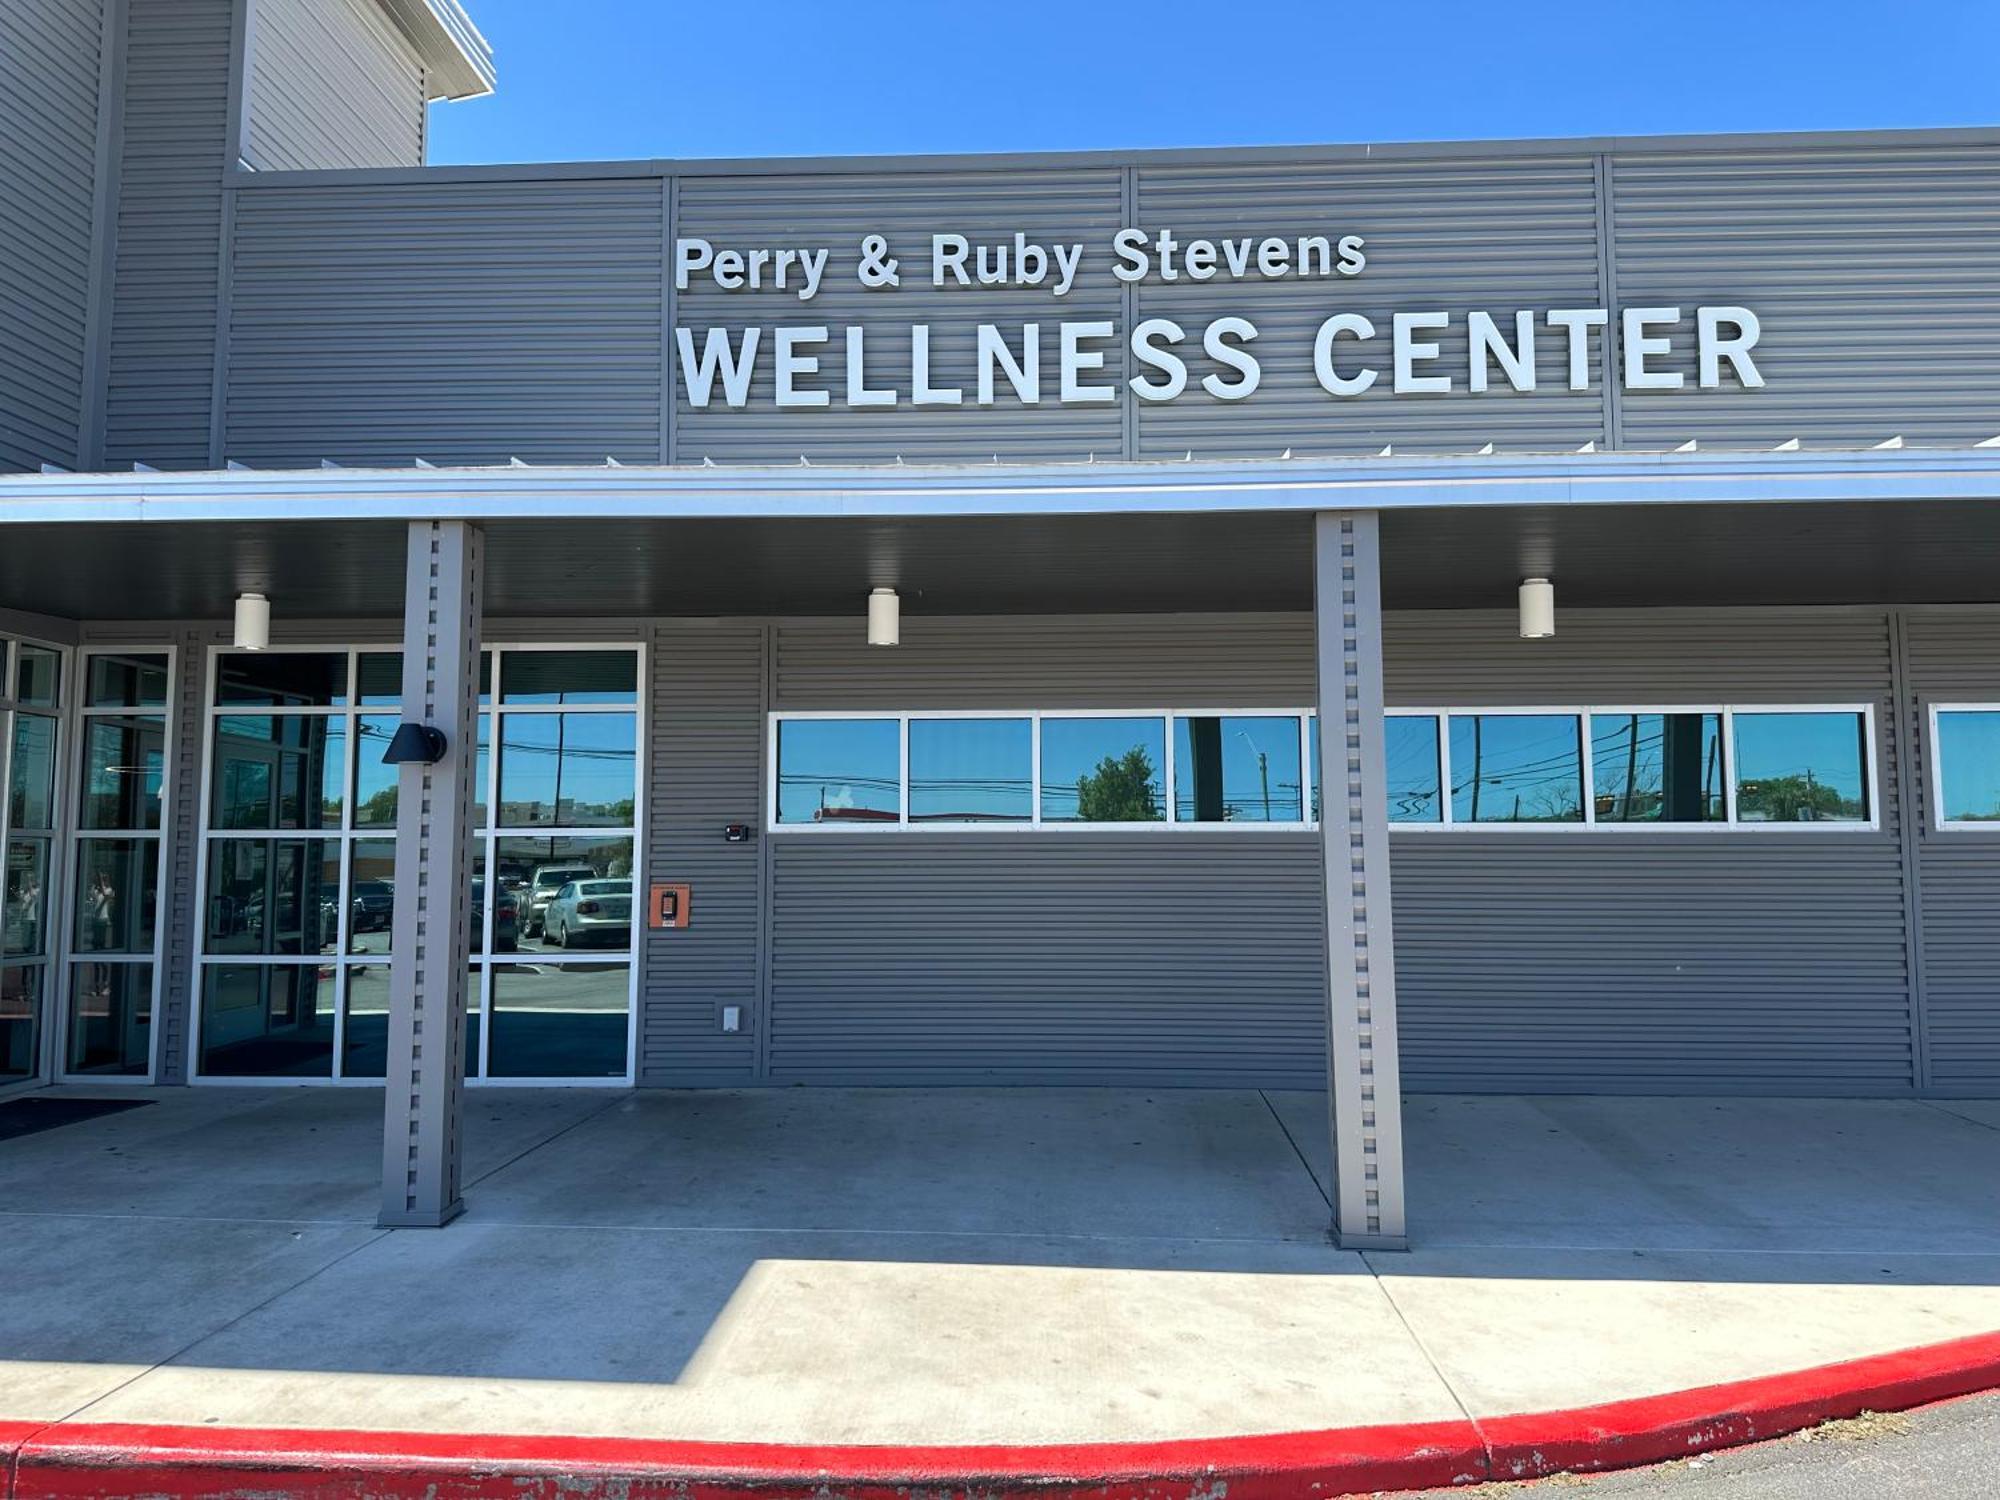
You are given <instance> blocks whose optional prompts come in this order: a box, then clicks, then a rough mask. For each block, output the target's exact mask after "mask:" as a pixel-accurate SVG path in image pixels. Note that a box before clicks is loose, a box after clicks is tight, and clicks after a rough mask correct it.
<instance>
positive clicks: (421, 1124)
mask: <svg viewBox="0 0 2000 1500" xmlns="http://www.w3.org/2000/svg"><path fill="white" fill-rule="evenodd" d="M480 552H481V537H480V532H479V528H478V527H476V526H472V525H469V524H467V523H465V522H463V521H416V522H412V523H411V524H410V531H409V563H408V572H407V575H406V585H405V590H404V596H403V713H402V718H403V722H404V723H405V724H428V725H430V726H431V727H433V728H435V729H439V730H442V731H443V733H444V737H445V751H444V758H443V759H442V760H440V761H439V762H438V763H437V764H435V765H423V764H417V763H406V764H405V765H403V766H402V767H401V769H400V771H399V772H398V774H397V779H396V911H395V924H394V926H393V928H392V929H391V930H392V931H393V933H394V934H395V939H394V949H395V952H394V954H393V957H392V961H391V963H390V967H389V1068H388V1081H387V1086H386V1089H385V1098H384V1102H383V1132H382V1213H381V1218H380V1221H379V1222H380V1223H381V1224H382V1225H383V1226H384V1227H385V1228H386V1227H400V1228H410V1227H416V1228H436V1227H437V1226H439V1225H442V1224H446V1223H449V1222H450V1221H451V1220H452V1219H454V1218H456V1217H457V1216H458V1215H459V1213H460V1212H461V1211H462V1210H463V1209H464V1207H465V1205H464V1203H463V1202H462V1201H461V1199H460V1197H459V1149H460V1139H459V1131H460V1126H461V1123H462V1120H463V1115H464V1109H463V1105H464V1094H465V1043H464V1037H465V990H466V965H467V962H468V959H469V956H470V951H471V941H472V932H471V914H472V839H471V826H472V795H473V785H472V783H473V774H474V771H475V768H476V767H477V765H478V743H479V742H478V713H479V636H480V593H481V587H482V583H483V580H482V577H481V571H480Z"/></svg>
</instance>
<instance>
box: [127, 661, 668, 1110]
mask: <svg viewBox="0 0 2000 1500" xmlns="http://www.w3.org/2000/svg"><path fill="white" fill-rule="evenodd" d="M402 649H403V644H402V642H401V641H400V640H388V641H379V642H362V643H359V644H357V643H355V642H352V641H349V642H339V641H326V642H303V641H288V642H286V643H285V644H283V645H272V646H269V647H267V648H265V650H264V651H263V652H262V653H260V654H263V655H272V656H275V655H280V654H286V653H292V654H305V655H335V654H339V655H344V656H346V657H347V662H348V685H349V687H350V689H353V690H354V691H353V692H352V694H351V697H352V700H353V701H351V702H349V703H348V704H347V705H346V706H345V707H340V708H335V707H331V706H322V707H311V708H271V707H265V706H260V705H255V704H244V705H230V706H224V705H221V704H218V703H217V702H216V701H215V689H216V682H217V678H218V674H219V672H220V666H221V661H222V658H223V657H224V656H233V655H238V654H240V653H239V652H238V651H237V650H236V648H235V647H233V646H229V645H212V646H210V647H209V648H208V659H207V663H206V669H205V671H204V674H203V679H204V680H203V686H202V705H201V714H202V727H201V738H202V744H201V777H200V782H199V785H198V786H197V787H196V789H195V798H196V803H195V828H196V839H197V842H198V848H197V851H196V856H195V948H194V957H193V960H192V963H193V968H194V973H193V978H192V981H191V984H190V997H189V1005H188V1028H189V1029H188V1050H187V1062H188V1082H189V1083H190V1084H199V1085H201V1086H202V1087H206V1088H381V1087H382V1086H383V1083H384V1080H383V1079H381V1078H370V1077H355V1078H349V1077H346V1076H344V1075H343V1073H342V1068H343V1066H344V1065H345V1062H346V1043H347V973H346V971H347V969H348V968H350V967H353V965H351V964H350V963H349V962H348V960H349V959H350V958H351V957H352V955H350V954H348V952H347V939H348V931H347V924H348V921H349V920H350V917H351V907H352V902H351V900H350V898H349V894H348V883H349V881H350V880H351V877H352V874H353V861H352V859H351V858H350V857H349V856H348V854H347V852H346V850H345V849H343V850H342V856H341V874H342V885H341V890H340V896H339V925H338V936H337V937H336V940H335V946H336V951H335V953H334V954H333V955H331V956H332V957H333V959H334V968H335V971H336V973H337V975H338V978H337V980H336V982H335V985H334V1012H333V1064H332V1070H331V1073H330V1074H329V1075H328V1076H325V1077H287V1076H285V1075H282V1074H259V1075H254V1076H248V1077H238V1076H233V1075H232V1076H216V1075H210V1074H205V1073H203V1072H202V1071H201V1052H202V1030H201V1023H202V1005H203V1001H204V998H205V992H206V990H207V985H206V984H205V982H204V971H205V970H206V969H208V968H210V967H212V966H214V965H217V964H234V965H238V966H244V967H263V966H278V965H285V966H289V967H294V968H304V967H306V966H308V965H314V966H317V965H318V963H319V962H320V961H322V960H324V959H325V958H327V957H328V956H329V955H326V954H305V955H293V954H257V953H250V954H210V953H209V952H207V937H206V933H207V924H208V919H207V911H208V851H209V846H210V843H211V842H212V841H213V840H215V839H218V838H222V839H251V840H255V839H264V840H305V839H326V840H330V841H333V842H337V843H341V844H343V845H344V844H348V843H353V842H361V841H366V840H373V839H390V840H394V839H395V837H396V830H395V829H394V828H355V827H354V826H353V820H354V810H355V797H354V784H355V768H356V762H355V760H354V758H353V757H354V752H355V747H356V746H357V745H358V744H359V739H358V736H357V737H355V738H354V739H353V740H352V741H350V744H349V751H348V756H349V758H348V764H347V768H346V772H345V776H346V780H345V781H344V783H343V786H342V797H341V801H342V811H341V826H340V827H339V828H336V829H327V830H320V829H284V830H270V829H224V830H215V829H212V828H211V827H210V826H209V825H210V819H211V817H212V816H213V811H214V808H213V796H212V793H213V782H214V778H215V726H216V724H217V722H218V721H219V720H221V719H223V718H225V717H239V716H243V717H258V716H265V715H274V714H293V715H298V716H302V717H304V716H310V717H322V718H332V717H336V716H351V717H353V718H355V719H357V720H358V719H360V718H363V717H369V716H387V715H389V714H395V715H397V716H399V717H400V716H401V715H402V705H401V703H400V702H398V703H397V704H395V705H386V704H367V705H364V704H363V703H361V701H360V697H361V695H360V692H359V691H358V689H359V687H360V665H361V664H360V658H361V657H363V656H369V655H379V654H390V655H393V654H398V653H400V652H401V651H402ZM479 650H480V654H481V656H482V657H486V658H491V659H492V662H493V683H492V691H491V693H490V694H489V696H488V700H487V701H486V702H485V703H481V704H479V705H477V707H476V709H475V712H477V714H478V715H479V716H480V718H481V719H483V720H486V721H488V722H489V723H491V724H492V725H493V727H494V733H493V735H492V736H491V740H490V743H489V744H488V747H487V756H486V787H485V802H486V819H485V821H484V822H482V823H481V824H480V825H479V826H478V827H476V828H474V829H472V830H471V832H470V844H471V846H472V847H473V848H474V849H476V850H477V851H479V852H482V853H485V854H487V855H488V856H489V858H488V861H487V863H488V864H489V866H490V864H491V858H490V855H491V852H492V847H493V844H494V843H497V842H498V841H499V840H502V839H508V838H526V839H543V838H558V839H559V838H577V837H585V838H597V837H603V836H610V837H622V836H623V835H624V834H625V829H623V828H622V827H621V828H584V829H570V828H506V827H503V826H501V825H500V824H499V822H498V819H499V801H498V797H499V782H500V758H501V757H500V749H501V747H500V743H499V740H500V735H499V724H500V719H501V717H502V716H503V715H504V714H505V713H509V712H524V713H533V714H550V713H607V714H612V713H615V714H631V715H632V716H633V735H634V737H635V741H636V743H635V744H634V746H633V751H634V758H633V766H632V778H633V780H632V826H631V830H630V833H631V839H632V900H633V924H632V940H631V944H630V946H629V947H627V948H626V949H625V950H623V955H622V961H623V962H624V963H625V965H626V1000H625V1008H626V1016H625V1072H624V1074H623V1075H622V1076H616V1077H583V1078H554V1077H551V1078H517V1077H512V1076H509V1077H505V1078H489V1077H488V1076H487V1072H486V1070H487V1062H488V1058H489V1056H490V1053H491V1047H492V1038H493V1013H492V1008H491V1001H492V991H493V978H492V976H493V970H494V968H496V967H498V966H500V965H501V964H504V963H511V962H519V961H520V960H519V959H518V958H509V957H507V956H505V955H499V954H495V953H493V952H492V951H491V942H492V928H493V913H494V910H495V908H496V906H497V904H498V903H496V902H495V901H494V900H493V899H492V897H491V895H490V893H489V895H488V898H487V900H486V902H485V910H484V922H485V930H484V932H483V933H482V934H481V936H480V938H479V940H478V943H477V944H476V945H475V946H474V947H473V949H472V951H471V952H470V953H469V954H468V970H469V974H476V977H477V984H478V988H477V991H476V993H471V994H468V995H467V996H466V1007H465V1008H466V1013H467V1014H468V1015H471V1014H473V1013H474V1012H475V1011H476V1012H477V1013H478V1014H479V1017H480V1023H479V1053H478V1071H477V1073H476V1074H474V1073H472V1072H470V1071H468V1073H467V1075H466V1079H465V1083H466V1087H468V1088H487V1087H495V1088H612V1089H624V1088H631V1087H632V1086H633V1084H634V1081H635V1080H636V1078H637V1077H638V1068H639V1001H640V996H639V983H640V973H639V970H640V965H641V956H642V952H643V950H642V948H641V946H640V944H641V930H642V929H641V925H640V922H639V913H640V910H641V905H640V903H641V888H642V886H643V883H644V877H645V869H644V861H645V850H646V802H647V797H646V785H647V783H646V775H647V758H648V757H647V751H648V748H649V747H648V743H647V739H648V733H649V723H648V716H647V704H648V700H649V698H650V696H651V695H650V693H649V692H648V689H647V684H648V676H647V670H648V669H647V653H646V644H645V642H643V641H639V640H622V641H616V640H614V641H596V640H592V641H524V642H512V641H482V642H480V645H479ZM553 651H620V652H626V653H629V654H630V655H631V656H632V657H633V658H634V667H633V672H634V678H633V701H632V702H630V703H580V704H554V703H552V704H529V705H516V706H515V707H514V708H511V709H510V708H508V707H507V706H506V705H504V704H503V703H502V702H501V682H500V672H501V666H502V663H501V657H502V655H503V654H505V653H515V654H520V653H526V652H553ZM474 670H475V671H476V670H478V668H475V669H474ZM473 751H474V763H475V764H477V737H476V730H475V739H474V746H473ZM485 878H486V879H487V880H488V881H489V883H490V882H491V880H492V871H491V870H490V868H489V870H488V871H487V874H486V876H485ZM589 961H590V960H582V962H589ZM618 961H619V957H618V956H617V955H614V954H613V953H611V952H610V950H607V953H606V957H605V958H604V959H603V960H602V962H606V963H612V962H618ZM127 1081H128V1082H129V1081H130V1080H127Z"/></svg>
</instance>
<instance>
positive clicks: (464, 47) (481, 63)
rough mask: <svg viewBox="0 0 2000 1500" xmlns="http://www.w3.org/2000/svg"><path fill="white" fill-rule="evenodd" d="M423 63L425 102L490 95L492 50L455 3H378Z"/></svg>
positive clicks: (437, 0)
mask: <svg viewBox="0 0 2000 1500" xmlns="http://www.w3.org/2000/svg"><path fill="white" fill-rule="evenodd" d="M381 5H382V9H383V10H385V11H387V12H388V13H389V17H390V19H392V20H393V21H395V23H396V24H397V25H398V26H399V27H401V28H402V30H403V33H404V35H406V36H407V37H409V39H410V41H411V44H412V45H413V46H415V47H416V49H417V55H418V56H419V57H420V58H422V59H423V63H424V76H425V79H426V81H427V84H428V92H429V96H430V97H431V98H433V99H471V98H476V97H477V96H478V95H480V94H490V93H492V92H493V79H494V73H493V47H492V44H491V43H489V42H488V41H487V40H486V38H485V37H483V36H481V35H480V33H479V28H478V27H477V26H475V25H473V24H472V17H471V16H469V15H468V14H466V10H465V7H464V6H463V5H460V4H459V3H458V0H381Z"/></svg>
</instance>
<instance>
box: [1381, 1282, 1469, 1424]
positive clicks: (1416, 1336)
mask: <svg viewBox="0 0 2000 1500" xmlns="http://www.w3.org/2000/svg"><path fill="white" fill-rule="evenodd" d="M1358 1253H1359V1254H1360V1256H1361V1264H1362V1265H1364V1266H1366V1267H1367V1268H1368V1274H1369V1275H1370V1276H1371V1277H1373V1278H1374V1280H1375V1287H1376V1290H1377V1291H1379V1292H1381V1294H1382V1300H1383V1301H1385V1302H1387V1303H1388V1304H1389V1310H1390V1311H1391V1312H1393V1313H1394V1314H1395V1315H1396V1321H1397V1322H1398V1323H1401V1324H1402V1325H1403V1332H1405V1333H1407V1334H1408V1335H1409V1336H1410V1342H1411V1343H1413V1344H1415V1345H1416V1346H1417V1353H1419V1354H1421V1355H1422V1356H1423V1357H1424V1363H1425V1364H1427V1365H1429V1366H1430V1367H1431V1373H1432V1374H1433V1375H1435V1376H1437V1378H1438V1384H1439V1385H1441V1386H1443V1387H1444V1389H1445V1394H1446V1395H1448V1396H1450V1397H1451V1403H1452V1405H1454V1406H1456V1407H1457V1408H1458V1414H1459V1415H1460V1416H1461V1417H1463V1418H1465V1420H1466V1422H1467V1423H1468V1424H1469V1425H1470V1426H1471V1428H1472V1430H1473V1431H1474V1432H1477V1433H1479V1436H1480V1442H1481V1443H1482V1445H1483V1444H1484V1443H1485V1439H1486V1434H1485V1433H1484V1431H1482V1430H1481V1428H1480V1426H1479V1419H1478V1418H1477V1417H1475V1416H1474V1415H1473V1414H1472V1409H1471V1408H1470V1407H1469V1406H1467V1405H1466V1404H1465V1398H1464V1397H1463V1396H1461V1395H1459V1393H1458V1387H1457V1386H1455V1385H1453V1384H1452V1383H1451V1377H1450V1376H1449V1375H1447V1374H1445V1372H1444V1370H1443V1368H1442V1367H1441V1366H1440V1365H1439V1364H1438V1362H1437V1359H1436V1357H1435V1356H1434V1355H1433V1354H1432V1353H1431V1350H1430V1345H1428V1344H1426V1343H1425V1342H1424V1338H1423V1335H1422V1334H1420V1333H1418V1332H1417V1330H1416V1329H1415V1327H1413V1326H1412V1325H1411V1323H1410V1320H1409V1318H1408V1317H1407V1316H1405V1315H1404V1312H1403V1308H1402V1304H1401V1303H1399V1302H1397V1301H1396V1294H1395V1293H1394V1292H1392V1291H1390V1290H1389V1283H1388V1282H1386V1281H1384V1280H1383V1279H1382V1273H1381V1272H1380V1271H1379V1270H1377V1269H1376V1268H1375V1261H1374V1254H1375V1253H1376V1252H1371V1251H1367V1250H1363V1251H1360V1252H1358ZM1401 1253H1407V1252H1401Z"/></svg>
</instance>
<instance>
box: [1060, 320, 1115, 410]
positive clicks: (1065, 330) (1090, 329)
mask: <svg viewBox="0 0 2000 1500" xmlns="http://www.w3.org/2000/svg"><path fill="white" fill-rule="evenodd" d="M1117 331H1118V330H1117V328H1116V326H1115V325H1113V324H1110V323H1065V324H1063V325H1062V399H1063V400H1064V401H1066V402H1067V401H1116V400H1117V399H1118V387H1117V386H1115V385H1084V384H1082V383H1081V382H1080V381H1078V380H1077V378H1076V377H1077V376H1078V375H1079V374H1081V373H1082V372H1083V371H1085V370H1101V369H1103V368H1104V351H1103V350H1102V349H1085V348H1084V347H1083V341H1084V340H1085V339H1091V340H1098V339H1108V338H1110V337H1111V336H1112V335H1113V334H1114V333H1116V332H1117Z"/></svg>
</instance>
